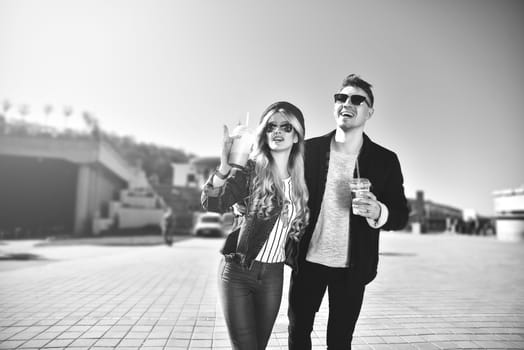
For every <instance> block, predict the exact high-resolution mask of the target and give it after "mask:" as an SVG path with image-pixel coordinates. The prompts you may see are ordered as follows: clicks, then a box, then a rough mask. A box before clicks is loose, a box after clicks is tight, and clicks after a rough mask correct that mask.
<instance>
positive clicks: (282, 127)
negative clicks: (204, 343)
mask: <svg viewBox="0 0 524 350" xmlns="http://www.w3.org/2000/svg"><path fill="white" fill-rule="evenodd" d="M276 129H280V130H282V131H284V132H287V133H290V132H291V131H293V126H292V125H291V124H289V123H282V124H280V125H277V124H275V123H267V125H266V133H268V134H269V133H270V132H273V131H275V130H276Z"/></svg>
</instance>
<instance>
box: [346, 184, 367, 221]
mask: <svg viewBox="0 0 524 350" xmlns="http://www.w3.org/2000/svg"><path fill="white" fill-rule="evenodd" d="M349 188H350V190H351V206H352V210H353V214H360V213H359V211H358V207H357V206H358V200H359V198H362V197H364V193H366V192H369V191H370V190H371V182H370V181H369V180H368V179H366V178H363V177H357V178H354V179H351V180H350V181H349Z"/></svg>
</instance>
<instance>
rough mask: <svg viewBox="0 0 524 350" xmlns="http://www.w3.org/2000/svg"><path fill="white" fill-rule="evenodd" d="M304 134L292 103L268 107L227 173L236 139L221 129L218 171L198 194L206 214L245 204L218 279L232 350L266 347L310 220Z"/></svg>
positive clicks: (225, 129)
mask: <svg viewBox="0 0 524 350" xmlns="http://www.w3.org/2000/svg"><path fill="white" fill-rule="evenodd" d="M304 129H305V128H304V118H303V116H302V112H301V111H300V110H299V109H298V108H297V107H296V106H294V105H292V104H291V103H288V102H277V103H274V104H272V105H271V106H269V107H268V108H267V109H266V111H265V112H264V113H263V114H262V118H261V120H260V123H259V125H258V128H257V132H256V140H255V144H254V150H253V152H252V153H251V157H250V159H249V160H248V161H247V164H246V166H245V168H244V169H242V170H237V171H232V168H231V166H230V165H229V164H228V155H229V154H230V151H231V146H232V142H233V140H234V138H232V137H230V136H229V131H228V129H227V127H224V143H223V146H222V153H221V162H220V166H219V168H218V169H217V170H216V172H215V173H214V175H213V176H212V177H211V178H210V179H209V181H208V182H207V184H206V186H205V188H204V191H203V193H202V204H203V206H204V208H205V209H207V210H210V211H217V212H224V211H226V210H228V209H229V208H230V207H231V206H232V205H234V204H240V206H239V207H245V218H244V220H243V221H242V223H241V226H240V229H238V230H236V231H235V232H233V233H231V234H230V235H229V236H228V238H227V239H226V242H225V245H224V247H223V249H222V253H223V254H224V259H223V261H222V262H221V265H220V270H219V274H218V280H219V281H218V283H219V291H220V300H221V303H222V309H223V311H224V315H225V320H226V324H227V327H228V330H229V335H230V338H231V343H232V346H233V349H235V350H263V349H265V348H266V346H267V343H268V341H269V338H270V336H271V331H272V329H273V325H274V323H275V320H276V317H277V315H278V310H279V308H280V303H281V299H282V288H283V269H284V263H287V264H289V265H290V266H292V267H294V266H295V263H294V261H295V260H296V257H297V254H296V250H295V251H293V250H292V249H289V248H293V247H295V246H296V242H297V241H298V240H299V239H300V237H301V235H302V233H303V230H304V227H305V224H306V223H307V220H308V209H307V200H308V192H307V188H306V183H305V180H304V158H303V154H304ZM286 247H287V248H288V249H287V250H286Z"/></svg>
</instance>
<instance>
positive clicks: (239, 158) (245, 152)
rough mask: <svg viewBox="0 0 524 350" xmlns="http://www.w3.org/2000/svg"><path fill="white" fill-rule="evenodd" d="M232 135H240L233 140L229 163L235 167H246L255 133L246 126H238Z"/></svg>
mask: <svg viewBox="0 0 524 350" xmlns="http://www.w3.org/2000/svg"><path fill="white" fill-rule="evenodd" d="M232 136H238V137H236V138H235V139H234V140H233V145H232V146H231V152H230V153H229V157H228V163H229V165H231V166H232V167H235V168H240V169H242V168H244V167H245V166H246V163H247V160H248V159H249V154H250V153H251V148H252V146H253V135H252V133H251V132H250V131H249V130H248V129H247V128H246V127H245V126H241V125H239V126H237V127H236V128H235V130H234V131H233V134H232Z"/></svg>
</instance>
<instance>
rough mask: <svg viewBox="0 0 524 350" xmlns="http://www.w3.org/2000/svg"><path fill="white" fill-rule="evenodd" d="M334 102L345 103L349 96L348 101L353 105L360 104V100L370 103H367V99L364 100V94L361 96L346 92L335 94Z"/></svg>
mask: <svg viewBox="0 0 524 350" xmlns="http://www.w3.org/2000/svg"><path fill="white" fill-rule="evenodd" d="M334 97H335V102H340V103H346V101H347V100H348V98H349V102H350V103H351V104H352V105H353V106H356V107H358V106H360V105H361V104H362V102H366V104H367V105H368V106H369V107H371V106H370V104H369V103H368V100H366V96H362V95H347V94H340V93H339V94H335V96H334Z"/></svg>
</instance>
